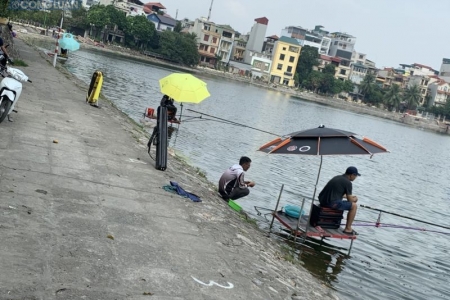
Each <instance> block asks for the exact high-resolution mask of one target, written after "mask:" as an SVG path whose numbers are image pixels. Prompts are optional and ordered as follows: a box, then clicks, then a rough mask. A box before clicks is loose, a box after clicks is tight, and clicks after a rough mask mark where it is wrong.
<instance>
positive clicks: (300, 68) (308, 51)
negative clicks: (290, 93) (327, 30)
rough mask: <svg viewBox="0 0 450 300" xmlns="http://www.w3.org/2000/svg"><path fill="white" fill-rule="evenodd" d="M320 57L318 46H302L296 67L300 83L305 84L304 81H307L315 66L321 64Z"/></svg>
mask: <svg viewBox="0 0 450 300" xmlns="http://www.w3.org/2000/svg"><path fill="white" fill-rule="evenodd" d="M318 59H319V52H318V51H317V48H315V47H311V46H304V47H303V48H302V50H301V52H300V58H299V60H298V63H297V67H296V72H297V73H298V83H299V84H300V85H303V81H305V80H306V79H307V78H308V76H309V75H310V74H311V72H312V71H313V67H314V66H317V65H319V60H318ZM316 77H317V75H316ZM305 87H306V86H305Z"/></svg>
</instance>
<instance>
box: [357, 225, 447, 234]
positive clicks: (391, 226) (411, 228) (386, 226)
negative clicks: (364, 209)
mask: <svg viewBox="0 0 450 300" xmlns="http://www.w3.org/2000/svg"><path fill="white" fill-rule="evenodd" d="M352 226H367V227H370V226H374V227H377V228H379V227H383V228H397V229H407V230H417V231H426V232H433V233H440V234H450V232H444V231H437V230H429V229H425V228H420V227H410V226H403V225H396V224H387V223H372V224H367V223H366V224H352Z"/></svg>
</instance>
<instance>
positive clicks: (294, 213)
mask: <svg viewBox="0 0 450 300" xmlns="http://www.w3.org/2000/svg"><path fill="white" fill-rule="evenodd" d="M284 212H285V213H286V215H288V216H289V217H292V218H296V219H298V218H299V217H300V216H303V215H304V214H305V211H304V210H302V209H300V207H299V206H295V205H286V206H285V207H284Z"/></svg>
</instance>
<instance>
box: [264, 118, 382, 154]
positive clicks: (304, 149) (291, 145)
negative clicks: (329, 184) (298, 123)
mask: <svg viewBox="0 0 450 300" xmlns="http://www.w3.org/2000/svg"><path fill="white" fill-rule="evenodd" d="M259 150H260V151H263V152H267V153H269V154H298V155H320V156H322V155H358V154H366V155H371V156H372V155H373V154H377V153H385V152H389V151H388V150H387V149H386V148H385V147H383V146H381V145H380V144H378V143H376V142H374V141H372V140H370V139H369V138H366V137H364V138H357V137H356V134H355V133H352V132H349V131H344V130H339V129H333V128H326V127H325V126H323V125H321V126H319V127H318V128H313V129H308V130H303V131H297V132H293V133H290V134H288V135H286V136H284V137H283V138H277V139H275V140H273V141H271V142H269V143H267V144H265V145H262V146H261V147H260V148H259Z"/></svg>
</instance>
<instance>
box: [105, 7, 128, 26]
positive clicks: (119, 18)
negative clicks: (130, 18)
mask: <svg viewBox="0 0 450 300" xmlns="http://www.w3.org/2000/svg"><path fill="white" fill-rule="evenodd" d="M105 10H106V14H107V15H108V16H109V20H110V22H109V24H107V25H108V26H110V27H114V25H117V27H118V28H119V29H120V30H124V29H125V28H126V26H127V17H126V14H125V12H123V11H121V10H118V9H117V8H115V7H114V6H113V5H107V6H106V7H105Z"/></svg>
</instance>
